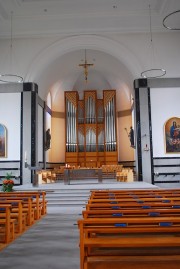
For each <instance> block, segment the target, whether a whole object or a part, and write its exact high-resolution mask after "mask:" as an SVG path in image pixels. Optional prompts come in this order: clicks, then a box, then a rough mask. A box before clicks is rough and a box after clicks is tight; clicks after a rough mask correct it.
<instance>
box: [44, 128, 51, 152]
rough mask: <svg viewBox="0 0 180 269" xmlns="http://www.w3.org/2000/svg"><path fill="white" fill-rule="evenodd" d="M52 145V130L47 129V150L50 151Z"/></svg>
mask: <svg viewBox="0 0 180 269" xmlns="http://www.w3.org/2000/svg"><path fill="white" fill-rule="evenodd" d="M50 144H51V134H50V129H47V131H46V141H45V150H48V149H50Z"/></svg>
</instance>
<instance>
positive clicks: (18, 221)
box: [0, 199, 28, 233]
mask: <svg viewBox="0 0 180 269" xmlns="http://www.w3.org/2000/svg"><path fill="white" fill-rule="evenodd" d="M6 205H10V206H11V212H10V218H11V219H14V220H15V232H17V233H22V232H23V231H24V230H25V227H26V225H27V218H28V213H27V212H23V201H22V200H9V199H7V200H5V201H1V200H0V206H2V207H3V206H6ZM1 216H5V213H1Z"/></svg>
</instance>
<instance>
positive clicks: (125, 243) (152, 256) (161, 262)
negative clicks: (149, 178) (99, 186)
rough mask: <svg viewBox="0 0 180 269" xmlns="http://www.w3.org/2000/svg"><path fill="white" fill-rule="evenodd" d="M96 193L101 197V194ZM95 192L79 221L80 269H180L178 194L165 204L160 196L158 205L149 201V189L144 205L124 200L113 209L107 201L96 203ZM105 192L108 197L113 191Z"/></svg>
mask: <svg viewBox="0 0 180 269" xmlns="http://www.w3.org/2000/svg"><path fill="white" fill-rule="evenodd" d="M94 192H96V194H97V195H99V196H101V194H100V193H101V191H99V193H98V191H94ZM94 192H92V195H91V197H90V198H89V201H88V204H87V205H86V210H83V212H82V214H83V219H80V220H78V227H79V232H80V265H81V269H107V268H111V269H119V268H125V269H130V268H133V269H134V268H138V269H139V268H140V269H142V268H148V269H150V268H153V269H154V268H155V269H160V268H161V267H162V266H163V267H164V268H169V267H171V268H174V269H177V268H180V214H179V213H180V203H179V202H178V201H179V197H178V195H175V197H174V198H177V200H176V199H175V200H171V201H170V202H167V203H166V202H162V200H161V199H165V198H166V199H167V197H163V198H162V197H161V199H160V202H158V201H157V200H156V198H155V201H153V200H152V198H153V197H152V198H150V200H149V196H148V195H149V193H151V190H149V191H148V190H146V191H145V192H144V194H145V196H143V199H145V202H144V203H143V204H142V203H137V201H134V202H132V201H127V198H125V199H123V198H122V197H121V199H119V200H121V201H120V202H121V203H120V202H119V201H118V203H119V204H118V206H117V205H115V206H117V207H118V208H116V209H112V204H110V203H109V202H108V203H107V200H108V199H104V198H103V199H104V201H103V199H101V198H100V200H101V201H100V202H97V200H99V199H97V198H93V194H94ZM120 192H121V191H120ZM137 192H138V191H137ZM159 192H160V194H161V195H162V194H163V191H162V193H161V191H159ZM175 192H176V191H175ZM102 193H103V191H102ZM106 193H107V194H108V195H109V194H110V193H111V191H106ZM117 193H118V191H116V194H117ZM131 193H132V191H131ZM140 193H143V192H141V191H140ZM167 193H168V195H169V194H170V193H171V191H170V192H168V190H167ZM177 193H180V190H177V192H176V194H177ZM123 194H124V195H125V197H126V195H128V194H129V193H128V191H127V192H126V191H123ZM146 196H147V198H146ZM170 198H171V197H170ZM146 199H147V201H146ZM110 200H111V199H110ZM168 200H169V196H168ZM108 201H109V200H108ZM110 202H111V201H110ZM144 204H145V205H144ZM97 205H98V206H97ZM167 205H168V206H167ZM92 206H93V207H92ZM143 206H144V208H143Z"/></svg>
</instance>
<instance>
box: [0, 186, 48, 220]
mask: <svg viewBox="0 0 180 269" xmlns="http://www.w3.org/2000/svg"><path fill="white" fill-rule="evenodd" d="M1 197H12V198H23V199H26V198H27V199H28V197H30V198H32V207H34V208H35V219H39V218H40V217H41V215H45V214H46V213H47V201H46V198H45V197H46V192H44V191H38V192H37V191H36V192H31V191H28V192H24V191H22V192H20V191H18V192H9V193H2V195H1Z"/></svg>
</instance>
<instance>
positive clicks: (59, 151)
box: [51, 117, 65, 162]
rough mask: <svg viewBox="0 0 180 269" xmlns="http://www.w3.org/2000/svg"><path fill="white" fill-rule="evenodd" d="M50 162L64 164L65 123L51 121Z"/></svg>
mask: <svg viewBox="0 0 180 269" xmlns="http://www.w3.org/2000/svg"><path fill="white" fill-rule="evenodd" d="M51 128H52V133H51V162H65V121H64V119H62V118H53V117H52V119H51Z"/></svg>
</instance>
